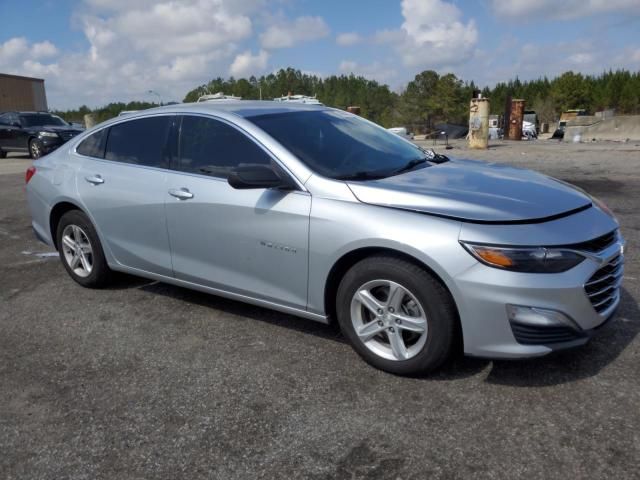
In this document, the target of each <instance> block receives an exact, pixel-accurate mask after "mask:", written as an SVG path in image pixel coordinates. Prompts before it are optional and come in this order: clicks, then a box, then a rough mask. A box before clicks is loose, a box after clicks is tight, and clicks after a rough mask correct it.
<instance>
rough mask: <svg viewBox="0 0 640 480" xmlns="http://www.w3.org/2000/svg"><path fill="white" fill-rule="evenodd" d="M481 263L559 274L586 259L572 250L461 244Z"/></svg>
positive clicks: (516, 270) (497, 266)
mask: <svg viewBox="0 0 640 480" xmlns="http://www.w3.org/2000/svg"><path fill="white" fill-rule="evenodd" d="M460 243H461V244H462V246H463V247H464V248H465V249H466V250H467V251H468V252H469V253H470V254H471V255H473V256H474V257H476V258H477V259H478V260H479V261H480V262H482V263H484V264H485V265H488V266H490V267H494V268H501V269H503V270H510V271H513V272H524V273H559V272H566V271H567V270H569V269H571V268H573V267H575V266H576V265H578V264H579V263H580V262H582V261H583V260H584V258H585V257H583V256H582V255H580V254H579V253H576V252H573V251H571V250H562V249H561V248H560V249H554V248H543V247H532V248H527V247H525V248H518V247H496V246H492V245H479V244H473V243H466V242H460Z"/></svg>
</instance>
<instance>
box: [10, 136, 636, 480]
mask: <svg viewBox="0 0 640 480" xmlns="http://www.w3.org/2000/svg"><path fill="white" fill-rule="evenodd" d="M447 153H449V154H450V155H452V156H461V157H471V158H481V159H491V160H495V161H499V162H507V163H511V164H514V165H517V166H521V167H528V168H533V169H536V170H540V171H542V172H545V173H548V174H550V175H553V176H556V177H558V178H561V179H564V180H567V181H569V182H572V183H575V184H576V185H579V186H581V187H583V188H585V189H586V190H588V191H589V192H591V193H593V194H595V195H597V196H599V197H600V198H602V199H603V200H604V201H605V202H607V203H608V204H609V206H610V207H611V208H612V209H613V210H614V211H615V213H616V214H617V215H618V218H619V220H620V222H621V224H622V232H623V234H624V235H625V236H626V238H627V241H628V248H627V251H628V253H627V264H626V280H625V283H624V287H623V299H622V305H621V308H620V311H619V316H618V320H617V321H616V322H614V323H612V324H611V326H610V327H609V328H606V329H605V330H604V331H602V332H601V335H600V336H598V337H596V338H595V339H593V341H592V342H591V343H590V344H589V345H587V346H586V347H584V348H582V349H579V350H576V351H573V352H570V353H563V354H558V355H556V356H553V357H547V358H543V359H538V360H533V361H520V362H504V361H500V362H497V361H496V362H492V361H487V360H478V359H468V358H460V359H457V360H455V361H454V362H452V363H451V364H450V365H448V366H447V367H446V368H445V369H444V371H442V372H441V373H439V374H437V375H435V376H432V377H428V378H417V379H407V378H399V377H394V376H392V375H389V374H385V373H382V372H379V371H376V370H374V369H373V368H371V367H369V366H367V365H366V364H365V363H364V362H362V361H361V360H360V359H359V358H358V357H357V356H356V354H355V353H354V352H353V351H352V350H351V348H350V347H349V346H348V345H347V344H346V343H345V342H344V341H343V339H342V338H341V336H340V334H339V333H338V332H337V331H336V330H335V329H334V328H332V327H329V326H324V325H321V324H316V323H312V322H309V321H305V320H300V319H297V318H294V317H289V316H286V315H283V314H280V313H276V312H272V311H269V310H264V309H260V308H257V307H251V306H246V305H243V304H239V303H236V302H233V301H228V300H224V299H220V298H216V297H213V296H208V295H204V294H200V293H195V292H191V291H187V290H184V289H180V288H177V287H172V286H167V285H162V284H158V283H153V282H148V281H145V280H139V279H135V278H123V279H122V280H121V281H120V282H119V283H118V284H117V285H116V286H114V287H113V288H110V289H108V290H102V291H97V290H86V289H83V288H81V287H79V286H78V285H76V284H75V283H73V282H72V281H71V279H70V278H69V277H68V276H67V275H66V273H65V271H64V270H63V268H62V266H61V264H60V263H59V261H58V259H57V258H55V257H50V256H38V253H46V252H47V249H46V248H45V247H44V246H43V245H41V244H39V243H37V242H36V241H35V240H34V239H33V238H32V234H31V230H30V225H29V217H28V213H27V210H26V204H25V198H24V188H23V177H22V172H23V171H24V170H25V169H26V168H27V166H28V165H29V163H30V162H29V160H28V159H20V158H12V159H7V160H1V161H0V478H3V479H13V478H29V479H38V478H43V479H44V478H46V479H51V478H69V479H94V478H109V479H114V478H118V479H120V478H138V479H143V478H144V479H151V478H190V479H191V478H198V477H200V478H202V477H210V478H221V479H233V478H239V479H240V478H241V479H247V478H313V479H328V478H392V479H409V478H416V479H417V478H420V479H423V478H516V477H526V478H615V479H620V478H631V477H635V478H637V475H638V471H640V408H639V406H640V368H639V364H640V339H639V338H638V336H637V334H638V331H639V330H640V311H639V307H638V301H639V300H640V259H639V256H638V253H637V252H638V249H639V248H640V215H639V214H638V209H639V208H640V147H639V146H638V145H635V144H588V145H584V144H579V145H572V144H558V143H555V142H543V141H538V142H531V143H528V142H518V143H506V142H500V143H498V144H496V145H494V146H493V147H492V148H491V149H490V150H489V151H484V152H468V151H466V150H465V149H464V148H460V144H458V148H455V149H453V150H451V151H449V152H447ZM16 172H20V173H19V174H18V173H16Z"/></svg>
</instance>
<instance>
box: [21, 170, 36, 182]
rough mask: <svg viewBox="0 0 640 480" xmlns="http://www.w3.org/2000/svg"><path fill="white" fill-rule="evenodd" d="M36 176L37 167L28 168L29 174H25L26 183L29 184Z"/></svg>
mask: <svg viewBox="0 0 640 480" xmlns="http://www.w3.org/2000/svg"><path fill="white" fill-rule="evenodd" d="M35 174H36V167H29V168H27V173H25V174H24V183H29V180H31V178H32V177H33V176H34V175H35Z"/></svg>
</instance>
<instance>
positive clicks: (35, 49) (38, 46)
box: [31, 40, 58, 58]
mask: <svg viewBox="0 0 640 480" xmlns="http://www.w3.org/2000/svg"><path fill="white" fill-rule="evenodd" d="M57 54H58V49H57V48H56V46H55V45H54V44H53V43H51V42H50V41H49V40H45V41H44V42H40V43H34V44H33V46H32V47H31V55H32V56H33V57H34V58H47V57H55V56H56V55H57Z"/></svg>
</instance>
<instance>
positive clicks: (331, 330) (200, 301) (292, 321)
mask: <svg viewBox="0 0 640 480" xmlns="http://www.w3.org/2000/svg"><path fill="white" fill-rule="evenodd" d="M134 288H135V289H140V290H143V291H145V292H149V293H152V294H154V295H162V296H165V297H169V298H172V299H175V300H179V301H183V302H188V303H193V304H195V305H200V306H203V307H206V308H211V309H215V310H220V311H222V312H224V313H228V314H231V315H237V316H239V317H246V318H250V319H251V320H256V321H259V322H265V323H269V324H271V325H275V326H278V327H282V328H288V329H291V330H296V331H299V332H301V333H306V334H310V335H316V336H318V337H321V338H325V339H328V340H332V341H335V342H340V343H347V342H346V340H345V339H344V338H343V337H342V334H341V333H340V329H339V328H338V326H337V325H334V324H329V325H327V324H324V323H320V322H315V321H313V320H305V319H304V318H300V317H296V316H294V315H289V314H286V313H282V312H278V311H276V310H271V309H268V308H263V307H258V306H255V305H251V304H248V303H244V302H239V301H236V300H231V299H228V298H225V297H220V296H217V295H213V294H209V293H204V292H199V291H197V290H191V289H188V288H183V287H179V286H176V285H170V284H168V283H162V282H157V281H154V280H148V279H144V278H141V277H135V276H133V275H127V274H118V275H117V277H116V279H115V281H114V282H113V284H112V285H110V286H109V287H107V289H109V290H128V289H134Z"/></svg>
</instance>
